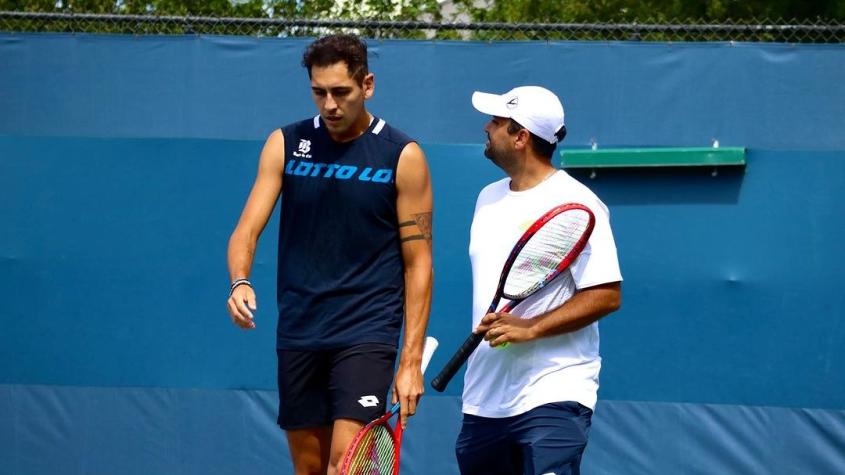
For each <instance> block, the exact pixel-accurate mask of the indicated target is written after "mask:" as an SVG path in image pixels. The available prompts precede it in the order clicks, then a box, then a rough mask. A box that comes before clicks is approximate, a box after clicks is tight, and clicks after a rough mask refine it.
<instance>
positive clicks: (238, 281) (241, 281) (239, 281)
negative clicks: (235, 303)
mask: <svg viewBox="0 0 845 475" xmlns="http://www.w3.org/2000/svg"><path fill="white" fill-rule="evenodd" d="M241 285H248V286H249V288H252V283H251V282H250V281H249V280H248V279H235V280H234V281H233V282H232V285H231V286H229V297H231V296H232V292H234V291H235V288H236V287H238V286H241Z"/></svg>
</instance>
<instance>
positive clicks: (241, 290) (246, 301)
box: [226, 285, 257, 330]
mask: <svg viewBox="0 0 845 475" xmlns="http://www.w3.org/2000/svg"><path fill="white" fill-rule="evenodd" d="M226 307H227V308H228V309H229V315H230V316H231V317H232V322H234V324H235V325H237V326H239V327H241V328H243V329H244V330H252V329H253V328H255V322H254V321H253V315H252V312H254V311H255V310H256V308H257V307H256V305H255V291H254V290H252V287H250V286H249V285H239V286H237V287H235V289H234V290H233V291H232V295H230V296H229V300H228V301H227V302H226Z"/></svg>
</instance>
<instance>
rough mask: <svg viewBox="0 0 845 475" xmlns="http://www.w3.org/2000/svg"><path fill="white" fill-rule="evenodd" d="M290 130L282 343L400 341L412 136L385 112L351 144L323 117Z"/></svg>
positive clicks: (281, 270) (282, 237)
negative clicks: (406, 166) (402, 175)
mask: <svg viewBox="0 0 845 475" xmlns="http://www.w3.org/2000/svg"><path fill="white" fill-rule="evenodd" d="M282 133H283V134H284V137H285V170H284V177H283V181H282V206H281V208H282V209H281V219H280V224H279V267H278V284H277V285H278V289H277V290H278V293H277V300H278V309H279V320H278V326H277V331H276V336H277V338H276V342H277V347H278V348H281V349H326V348H339V347H344V346H350V345H356V344H360V343H387V344H391V345H394V346H395V345H398V341H399V332H400V329H401V327H402V319H403V316H404V296H405V281H404V264H403V261H402V254H401V251H400V247H399V231H398V227H397V217H396V180H395V178H396V166H397V163H398V162H399V155H400V154H401V152H402V150H403V149H404V148H405V146H406V145H407V144H408V143H409V142H411V139H410V138H408V137H407V136H406V135H405V134H403V133H402V132H400V131H399V130H397V129H394V128H393V127H391V126H389V125H387V123H386V122H385V121H384V120H381V119H378V118H373V121H372V122H371V123H370V125H369V127H368V128H367V130H366V131H365V132H364V133H363V134H362V135H361V136H360V137H358V138H356V139H355V140H352V141H350V142H345V143H338V142H335V141H334V140H332V138H331V137H330V136H329V134H328V132H327V131H326V127H325V124H324V123H323V121H322V120H321V119H320V117H319V116H317V117H314V118H313V119H309V120H305V121H302V122H297V123H294V124H290V125H287V126H285V127H283V128H282Z"/></svg>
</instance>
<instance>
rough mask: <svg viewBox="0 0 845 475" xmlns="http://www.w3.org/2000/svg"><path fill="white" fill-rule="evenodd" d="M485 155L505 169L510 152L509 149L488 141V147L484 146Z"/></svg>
mask: <svg viewBox="0 0 845 475" xmlns="http://www.w3.org/2000/svg"><path fill="white" fill-rule="evenodd" d="M484 156H485V157H487V158H488V159H489V160H490V161H491V162H493V163H494V164H495V165H496V166H497V167H499V168H502V169H504V168H505V167H504V166H503V165H504V164H506V163H508V161H509V160H508V158H509V157H510V153H508V151H507V150H502V149H501V148H496V147H494V146H493V144H492V143H490V142H489V141H488V142H487V147H485V148H484Z"/></svg>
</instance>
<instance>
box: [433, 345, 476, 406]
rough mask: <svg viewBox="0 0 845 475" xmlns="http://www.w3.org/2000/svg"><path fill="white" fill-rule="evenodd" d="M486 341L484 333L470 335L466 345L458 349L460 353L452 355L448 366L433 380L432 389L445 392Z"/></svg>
mask: <svg viewBox="0 0 845 475" xmlns="http://www.w3.org/2000/svg"><path fill="white" fill-rule="evenodd" d="M482 340H484V334H483V333H470V335H469V337H468V338H467V339H466V340H465V341H464V343H463V344H462V345H461V346H460V348H458V351H456V352H455V354H454V355H452V358H451V359H449V361H448V362H447V363H446V366H444V367H443V369H441V370H440V373H439V374H438V375H437V376H435V377H434V379H432V380H431V387H432V388H434V389H435V390H436V391H437V392H441V393H442V392H443V390H444V389H446V386H448V385H449V381H451V380H452V378H454V377H455V373H457V372H458V370H459V369H461V366H463V365H464V363H466V360H467V359H468V358H469V355H471V354H472V352H473V351H475V349H476V348H477V347H478V344H479V343H481V341H482Z"/></svg>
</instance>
